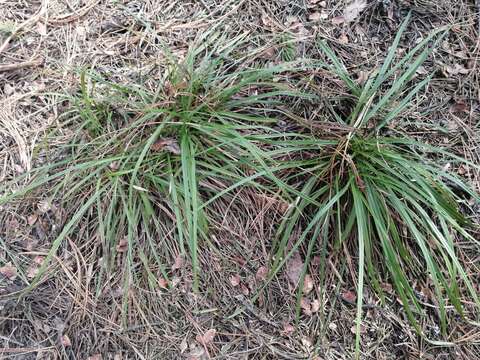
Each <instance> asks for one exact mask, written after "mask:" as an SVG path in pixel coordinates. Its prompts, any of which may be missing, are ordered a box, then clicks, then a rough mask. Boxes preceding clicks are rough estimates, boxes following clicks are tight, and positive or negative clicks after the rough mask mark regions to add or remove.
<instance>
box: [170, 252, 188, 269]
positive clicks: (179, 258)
mask: <svg viewBox="0 0 480 360" xmlns="http://www.w3.org/2000/svg"><path fill="white" fill-rule="evenodd" d="M184 264H185V259H184V258H183V256H182V255H180V254H178V255H177V256H176V257H175V262H174V263H173V265H172V270H174V271H175V270H179V269H181V268H183V265H184Z"/></svg>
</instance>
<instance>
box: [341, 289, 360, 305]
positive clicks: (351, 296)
mask: <svg viewBox="0 0 480 360" xmlns="http://www.w3.org/2000/svg"><path fill="white" fill-rule="evenodd" d="M342 299H343V300H344V301H346V302H348V303H350V304H355V301H356V300H357V295H356V294H355V293H354V292H353V291H350V290H347V291H344V292H343V293H342Z"/></svg>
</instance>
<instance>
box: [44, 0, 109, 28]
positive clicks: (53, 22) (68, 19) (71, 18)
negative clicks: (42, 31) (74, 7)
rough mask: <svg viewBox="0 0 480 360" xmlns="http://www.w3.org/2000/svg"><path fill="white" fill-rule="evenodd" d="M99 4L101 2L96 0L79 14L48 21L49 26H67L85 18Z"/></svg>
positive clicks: (75, 13)
mask: <svg viewBox="0 0 480 360" xmlns="http://www.w3.org/2000/svg"><path fill="white" fill-rule="evenodd" d="M99 2H100V0H94V1H92V3H91V4H90V5H86V6H85V7H84V8H83V9H81V11H79V12H74V13H71V14H68V15H65V16H62V17H60V18H54V19H48V24H49V25H65V24H68V23H71V22H73V21H76V20H78V19H80V18H82V17H84V16H85V15H87V14H88V12H89V11H90V10H92V9H93V8H94V7H95V6H97V5H98V3H99Z"/></svg>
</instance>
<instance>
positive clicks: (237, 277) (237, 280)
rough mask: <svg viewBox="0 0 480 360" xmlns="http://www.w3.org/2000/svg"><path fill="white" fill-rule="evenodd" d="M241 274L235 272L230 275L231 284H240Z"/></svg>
mask: <svg viewBox="0 0 480 360" xmlns="http://www.w3.org/2000/svg"><path fill="white" fill-rule="evenodd" d="M240 281H241V279H240V275H238V274H235V275H232V276H230V284H232V286H233V287H235V286H238V285H240Z"/></svg>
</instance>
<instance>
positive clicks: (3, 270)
mask: <svg viewBox="0 0 480 360" xmlns="http://www.w3.org/2000/svg"><path fill="white" fill-rule="evenodd" d="M0 274H2V275H3V276H5V277H6V278H8V279H9V280H14V279H15V278H16V277H17V268H16V267H15V266H13V265H12V263H7V264H5V265H4V266H2V267H0Z"/></svg>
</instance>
